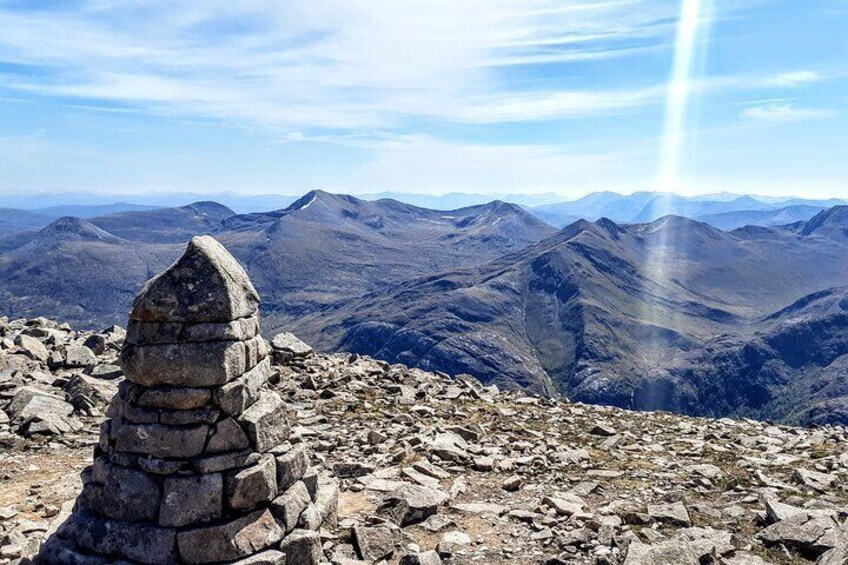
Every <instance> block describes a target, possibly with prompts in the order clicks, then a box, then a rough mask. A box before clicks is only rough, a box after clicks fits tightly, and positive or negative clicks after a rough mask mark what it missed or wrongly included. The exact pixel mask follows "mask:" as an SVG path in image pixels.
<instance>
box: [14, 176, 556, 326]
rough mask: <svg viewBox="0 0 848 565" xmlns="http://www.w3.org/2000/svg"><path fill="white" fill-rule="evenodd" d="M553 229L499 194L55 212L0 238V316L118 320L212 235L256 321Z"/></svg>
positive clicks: (490, 255) (313, 196)
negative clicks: (459, 204) (93, 214)
mask: <svg viewBox="0 0 848 565" xmlns="http://www.w3.org/2000/svg"><path fill="white" fill-rule="evenodd" d="M555 232H556V230H555V229H554V228H552V227H550V226H548V225H547V224H545V223H543V222H542V221H540V220H538V219H536V218H535V217H534V216H532V215H531V214H529V213H528V212H527V211H525V210H524V209H522V208H520V207H518V206H516V205H513V204H506V203H503V202H497V201H496V202H491V203H489V204H485V205H480V206H473V207H468V208H462V209H458V210H453V211H449V212H437V211H433V210H428V209H424V208H418V207H415V206H411V205H409V204H403V203H400V202H397V201H393V200H381V201H374V202H369V201H365V200H360V199H357V198H353V197H351V196H343V195H334V194H330V193H326V192H322V191H313V192H310V193H308V194H306V195H305V196H303V197H302V198H300V199H299V200H297V201H296V202H294V203H293V204H291V205H290V206H289V207H287V208H285V209H282V210H278V211H274V212H268V213H256V214H243V215H236V214H234V213H233V212H232V211H231V210H229V209H228V208H226V207H224V206H221V205H219V204H216V203H211V202H198V203H195V204H192V205H189V206H184V207H179V208H162V209H157V210H144V211H137V212H121V213H117V214H110V215H106V216H102V217H99V218H90V219H87V220H86V219H80V218H60V219H58V220H55V221H54V222H53V223H51V224H50V225H48V226H46V227H44V228H43V229H41V230H40V231H24V232H18V233H15V234H10V235H6V236H5V237H0V303H2V306H0V308H2V310H0V314H8V315H32V316H36V315H42V314H47V313H51V312H54V313H55V314H54V315H56V316H57V317H59V316H61V317H62V319H65V320H68V321H69V322H72V323H75V324H80V325H84V326H87V327H90V326H97V325H104V324H107V325H108V324H111V323H115V322H116V321H118V320H119V319H120V318H121V317H123V313H124V312H126V311H127V309H128V308H129V303H130V299H131V298H132V295H133V293H134V292H135V291H136V290H137V289H138V287H139V286H140V285H141V284H142V283H143V282H144V281H145V280H146V279H147V278H149V277H150V276H151V274H152V273H155V272H158V271H160V270H162V268H163V267H165V266H167V265H168V264H169V263H170V262H171V261H173V260H174V259H176V257H178V256H179V253H180V251H181V249H182V244H183V243H184V242H185V241H186V240H187V239H188V238H189V237H190V236H191V235H194V234H209V233H214V234H215V237H216V238H218V239H219V240H220V241H221V242H223V243H224V244H225V245H226V246H227V247H228V248H229V249H230V250H231V251H233V253H235V254H236V256H237V257H238V258H239V259H240V260H241V261H242V262H243V263H244V264H245V265H246V266H247V267H248V269H249V270H250V273H251V277H252V279H253V281H254V283H255V284H256V286H257V288H259V289H260V291H261V292H262V293H263V296H265V297H266V303H265V308H266V316H265V320H266V322H267V323H268V324H274V325H277V326H279V325H282V324H285V323H287V322H289V321H291V320H293V319H295V318H296V317H298V316H301V315H303V314H305V313H309V312H313V311H315V310H316V309H318V308H321V307H323V306H325V305H327V304H335V303H338V302H340V301H344V300H347V299H351V298H353V297H356V296H358V295H360V294H363V293H365V292H368V291H371V290H374V289H380V288H387V287H389V286H390V285H392V284H395V283H398V282H401V281H403V280H407V279H410V278H414V277H419V276H424V275H427V274H433V273H437V272H441V271H444V270H448V269H451V268H456V267H460V266H463V265H467V264H474V263H478V262H480V261H486V260H491V259H494V258H496V257H498V256H499V255H501V254H502V253H503V252H505V251H509V250H515V249H520V248H523V247H525V246H527V245H530V244H532V243H535V242H537V241H539V240H541V239H543V238H545V237H547V236H549V235H551V234H552V233H555Z"/></svg>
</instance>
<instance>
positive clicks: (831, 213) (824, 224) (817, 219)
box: [800, 206, 848, 236]
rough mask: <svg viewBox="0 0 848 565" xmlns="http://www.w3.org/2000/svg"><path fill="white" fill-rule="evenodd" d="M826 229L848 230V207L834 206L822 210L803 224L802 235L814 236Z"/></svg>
mask: <svg viewBox="0 0 848 565" xmlns="http://www.w3.org/2000/svg"><path fill="white" fill-rule="evenodd" d="M826 228H836V229H840V230H848V206H834V207H833V208H828V209H827V210H822V211H821V212H819V213H818V214H816V215H815V216H813V217H812V218H810V219H809V220H807V221H806V222H804V223H803V224H802V228H801V231H800V233H801V235H805V236H806V235H812V234H813V233H815V232H817V231H819V230H822V229H826Z"/></svg>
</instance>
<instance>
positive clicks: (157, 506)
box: [40, 236, 338, 565]
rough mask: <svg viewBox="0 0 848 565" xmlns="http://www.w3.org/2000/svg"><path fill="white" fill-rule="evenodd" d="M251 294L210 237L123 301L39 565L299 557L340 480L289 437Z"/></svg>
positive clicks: (267, 563) (330, 510) (310, 548)
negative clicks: (125, 306)
mask: <svg viewBox="0 0 848 565" xmlns="http://www.w3.org/2000/svg"><path fill="white" fill-rule="evenodd" d="M258 306H259V296H258V295H257V293H256V290H254V288H253V285H252V284H251V282H250V280H249V279H248V277H247V274H246V273H245V271H244V270H243V269H242V268H241V266H240V265H239V264H238V262H237V261H236V260H235V259H234V258H233V257H232V256H231V255H230V254H229V253H228V252H227V251H226V250H225V249H224V247H223V246H221V245H220V244H219V243H218V242H217V241H215V240H214V239H213V238H211V237H208V236H203V237H196V238H194V239H192V241H191V242H190V243H189V245H188V249H187V251H186V253H185V254H184V255H183V256H182V257H181V258H180V259H179V260H178V261H177V262H176V263H174V264H173V265H172V266H171V267H170V268H169V269H168V270H166V271H165V272H164V273H161V274H160V275H158V276H156V277H154V278H153V279H151V280H150V281H148V282H147V284H146V285H145V286H144V288H143V289H142V290H141V293H140V294H139V295H138V296H137V297H136V299H135V302H134V304H133V309H132V313H131V314H130V320H129V324H128V328H127V338H126V343H125V344H124V347H123V350H122V352H121V361H122V365H123V370H124V374H125V375H126V381H124V382H123V383H122V384H121V387H120V392H119V394H118V395H117V396H116V397H115V399H114V400H113V401H112V404H111V405H110V408H109V413H108V416H109V418H110V419H108V420H106V421H105V422H104V423H103V425H102V428H101V430H100V442H99V445H98V446H97V447H96V449H95V458H94V464H93V465H92V466H90V467H89V468H88V469H86V471H84V473H83V484H84V488H83V492H82V494H81V495H80V496H79V498H78V499H77V501H76V505H75V507H74V512H73V514H72V515H71V517H70V518H69V519H68V520H67V521H66V522H65V523H64V524H63V526H62V527H61V528H60V529H59V530H58V531H57V532H56V533H55V534H54V535H53V536H52V537H51V539H50V540H49V541H48V542H47V543H46V544H45V546H44V549H43V550H42V555H41V558H40V562H41V563H49V564H51V565H66V564H68V565H71V564H73V565H83V564H85V565H89V564H96V565H100V564H103V565H107V564H115V565H118V564H121V565H124V564H127V563H141V564H149V565H166V564H172V563H173V564H184V563H185V564H195V563H238V564H242V565H248V564H250V565H271V564H277V565H280V564H282V565H311V564H314V563H319V562H321V561H322V560H323V554H322V551H321V542H320V537H319V534H318V530H319V528H320V527H321V526H322V525H330V526H335V523H334V522H335V520H336V509H337V504H338V486H337V485H336V484H335V482H334V481H333V479H331V478H330V477H329V476H328V475H325V474H323V473H319V472H318V471H317V470H316V469H315V468H313V467H311V466H310V461H309V456H308V453H307V450H306V446H304V445H303V444H295V445H292V443H290V442H289V441H288V440H289V435H290V429H289V424H288V420H287V417H286V406H285V404H284V402H283V399H282V398H281V397H280V396H279V395H278V394H277V393H276V392H274V391H272V390H270V388H269V387H268V386H267V383H268V381H269V379H270V378H271V375H272V369H271V363H270V358H269V356H268V353H269V351H268V346H267V345H266V342H265V341H264V340H263V338H262V337H261V336H260V335H259V315H258Z"/></svg>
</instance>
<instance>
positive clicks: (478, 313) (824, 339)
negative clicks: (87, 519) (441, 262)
mask: <svg viewBox="0 0 848 565" xmlns="http://www.w3.org/2000/svg"><path fill="white" fill-rule="evenodd" d="M846 233H848V207H835V208H832V209H829V210H827V211H825V212H821V213H820V214H818V215H817V216H815V217H814V218H813V219H811V220H809V221H806V222H797V223H795V224H791V225H789V226H784V227H780V228H759V227H757V228H745V229H740V230H735V231H733V232H723V231H721V230H718V229H716V228H712V227H711V226H708V225H706V224H704V223H700V222H695V221H692V220H687V219H684V218H679V217H674V216H671V217H665V218H662V219H660V220H657V221H654V222H651V223H646V224H635V225H628V226H622V225H618V224H616V223H614V222H612V221H611V220H607V219H602V220H599V221H597V222H594V223H590V222H587V221H584V220H581V221H579V222H576V223H574V224H572V225H571V226H568V227H566V228H565V229H563V230H561V231H560V232H558V233H557V234H555V235H553V236H551V237H549V238H547V239H545V240H543V241H541V242H539V243H537V244H535V245H533V246H530V247H528V248H526V249H523V250H520V251H518V252H516V253H513V254H509V255H506V256H504V257H501V258H498V259H496V260H494V261H491V262H489V263H486V264H482V265H477V266H473V267H467V268H461V269H455V270H453V271H449V272H446V273H440V274H438V275H435V276H431V277H425V278H421V279H418V280H414V281H409V282H406V283H404V284H401V285H398V286H396V287H394V288H392V289H390V290H388V291H383V292H374V293H371V294H368V295H366V296H363V297H361V298H359V299H357V300H355V301H352V302H350V303H348V304H345V305H343V306H341V307H339V308H336V309H331V310H325V311H322V312H320V313H316V314H314V315H312V316H310V317H307V318H305V319H302V320H300V321H299V322H297V323H295V324H294V325H293V328H294V331H295V332H297V333H299V334H301V335H303V336H305V337H306V338H307V339H308V340H311V341H312V342H313V343H316V344H317V345H318V346H320V347H322V348H325V349H331V350H335V349H339V350H351V351H355V352H359V353H364V354H369V355H374V356H376V357H378V358H382V359H386V360H388V361H391V362H394V361H397V362H403V363H407V364H411V365H415V366H419V367H422V368H425V369H432V370H442V371H445V372H448V373H452V374H456V373H471V374H474V375H475V376H477V377H478V378H481V379H483V380H484V381H486V382H494V383H497V384H499V385H502V386H506V387H525V388H530V389H532V390H534V391H536V392H538V393H542V394H547V395H558V394H564V395H568V396H569V397H571V398H572V399H574V400H580V401H584V402H589V403H599V404H609V405H616V406H621V407H628V408H637V409H667V410H674V411H677V412H682V413H687V414H696V415H706V416H723V415H727V414H736V415H748V416H755V417H760V418H774V419H780V420H783V421H792V422H802V423H811V422H815V423H825V422H842V423H844V422H845V421H848V420H846V417H848V410H846V409H848V373H846V372H845V367H846V363H848V357H846V354H848V331H846V330H847V329H848V298H846V295H845V290H844V285H845V282H846V281H848V235H846Z"/></svg>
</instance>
